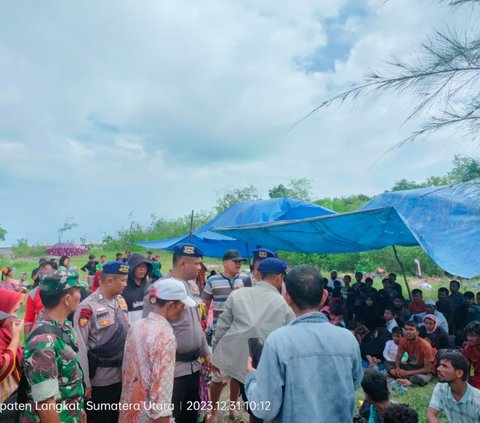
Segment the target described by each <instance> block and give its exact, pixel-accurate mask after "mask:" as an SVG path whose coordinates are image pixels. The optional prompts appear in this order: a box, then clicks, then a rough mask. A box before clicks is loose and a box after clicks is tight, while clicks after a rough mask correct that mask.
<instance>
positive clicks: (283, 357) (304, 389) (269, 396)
mask: <svg viewBox="0 0 480 423" xmlns="http://www.w3.org/2000/svg"><path fill="white" fill-rule="evenodd" d="M362 376H363V371H362V361H361V357H360V348H359V345H358V342H357V340H356V339H355V338H354V336H353V335H352V334H351V333H350V332H349V331H348V330H346V329H343V328H340V327H337V326H334V325H332V324H330V323H329V322H328V320H327V318H326V317H325V316H324V315H323V314H322V313H319V312H313V313H308V314H305V315H303V316H300V317H298V318H296V319H295V320H293V321H292V322H291V323H290V324H289V325H287V326H284V327H282V328H279V329H277V330H275V331H273V332H272V333H271V334H270V336H269V337H268V338H267V341H266V343H265V346H264V348H263V353H262V356H261V359H260V363H259V364H258V368H257V370H256V371H252V372H249V373H248V374H247V376H246V379H245V390H246V394H247V398H248V400H249V405H250V409H251V410H252V412H253V413H254V414H255V416H257V417H258V418H261V419H264V420H266V421H272V422H285V423H305V422H309V423H313V422H316V423H323V422H325V423H347V422H348V423H350V422H351V421H352V420H353V414H354V408H355V397H354V391H355V389H357V388H358V387H359V386H360V382H361V380H362Z"/></svg>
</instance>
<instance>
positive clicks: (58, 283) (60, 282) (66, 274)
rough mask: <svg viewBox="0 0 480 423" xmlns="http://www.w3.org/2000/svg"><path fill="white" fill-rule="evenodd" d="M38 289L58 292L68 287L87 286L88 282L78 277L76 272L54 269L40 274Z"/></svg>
mask: <svg viewBox="0 0 480 423" xmlns="http://www.w3.org/2000/svg"><path fill="white" fill-rule="evenodd" d="M38 286H39V288H40V291H45V292H52V293H53V292H59V291H64V290H66V289H70V288H88V283H87V282H85V281H82V280H80V279H79V278H78V273H76V272H72V271H68V270H56V271H54V272H51V273H47V274H45V275H42V276H41V278H40V283H39V285H38Z"/></svg>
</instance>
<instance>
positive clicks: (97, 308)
mask: <svg viewBox="0 0 480 423" xmlns="http://www.w3.org/2000/svg"><path fill="white" fill-rule="evenodd" d="M128 271H129V266H128V265H127V264H125V263H122V262H119V261H110V262H108V263H105V264H104V265H103V273H102V278H101V280H100V286H99V288H98V289H97V290H96V291H95V292H94V293H93V294H91V295H90V296H89V297H88V298H86V299H85V300H84V301H82V302H81V303H80V305H79V307H78V309H77V311H76V312H75V317H74V325H75V333H76V335H77V339H78V346H79V351H78V355H79V358H80V365H81V366H82V369H83V372H84V382H85V386H86V388H87V394H86V397H87V399H89V400H91V403H87V415H88V421H89V422H93V423H95V422H101V423H108V422H112V423H113V422H115V423H116V422H117V421H118V411H117V410H112V408H113V407H110V409H108V407H105V406H103V408H104V409H101V407H100V405H104V404H117V403H118V402H119V401H120V395H121V392H122V384H121V377H122V361H123V348H124V346H125V339H126V336H127V332H128V329H129V324H128V308H127V304H126V302H125V300H124V299H123V297H122V296H121V295H120V294H121V293H122V291H123V290H124V288H125V286H126V285H127V277H128Z"/></svg>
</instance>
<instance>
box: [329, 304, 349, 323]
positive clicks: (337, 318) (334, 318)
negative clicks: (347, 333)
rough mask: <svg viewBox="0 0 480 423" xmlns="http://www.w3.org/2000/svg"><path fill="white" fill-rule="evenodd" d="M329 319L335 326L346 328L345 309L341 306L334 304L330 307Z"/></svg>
mask: <svg viewBox="0 0 480 423" xmlns="http://www.w3.org/2000/svg"><path fill="white" fill-rule="evenodd" d="M328 317H329V319H330V323H332V324H333V325H335V326H340V327H342V328H345V327H346V325H345V321H344V320H343V309H342V306H341V305H339V304H333V305H332V306H331V307H329V310H328Z"/></svg>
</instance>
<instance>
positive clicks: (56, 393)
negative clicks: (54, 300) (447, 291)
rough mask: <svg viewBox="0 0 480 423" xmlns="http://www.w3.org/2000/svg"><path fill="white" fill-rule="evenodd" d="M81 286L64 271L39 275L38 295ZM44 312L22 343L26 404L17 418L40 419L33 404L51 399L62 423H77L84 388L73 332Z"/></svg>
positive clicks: (82, 404) (56, 293) (46, 311)
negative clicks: (41, 329) (40, 277)
mask: <svg viewBox="0 0 480 423" xmlns="http://www.w3.org/2000/svg"><path fill="white" fill-rule="evenodd" d="M82 287H85V283H84V282H82V281H80V280H79V279H78V275H77V274H76V273H74V272H70V271H68V270H66V271H65V270H62V271H56V272H53V273H50V274H47V275H43V276H42V279H41V281H40V284H39V289H40V295H42V294H43V295H47V296H48V295H50V294H52V295H58V294H59V293H61V292H63V291H65V290H68V289H70V288H82ZM48 311H49V309H47V308H46V309H45V310H43V311H41V312H40V314H39V316H38V319H37V321H36V323H35V325H34V326H33V328H32V332H31V333H30V336H29V337H28V338H27V340H26V343H25V350H24V353H23V360H22V362H23V371H24V378H25V379H26V382H27V383H28V385H29V386H28V389H27V396H28V404H27V406H26V407H25V411H23V412H22V413H21V415H20V421H21V422H25V423H27V422H29V423H30V422H34V423H35V422H40V421H41V420H40V416H39V415H38V413H37V411H36V403H38V402H43V401H46V400H48V399H49V398H54V399H55V406H56V407H55V408H56V410H58V413H59V418H60V421H61V422H62V423H77V422H78V423H80V422H81V418H82V412H83V409H84V396H85V391H84V388H83V372H82V369H81V367H80V364H79V361H78V356H77V351H78V346H77V343H76V341H75V335H74V333H73V329H72V327H71V326H70V323H69V322H68V321H67V320H65V321H64V322H63V323H58V322H57V321H56V320H53V319H52V318H51V317H50V316H49V314H48ZM52 326H53V327H54V328H55V330H57V331H58V334H56V333H55V331H54V328H52ZM42 327H43V329H45V330H44V331H43V332H41V331H40V332H39V331H37V329H40V328H42ZM60 333H62V336H60ZM20 384H22V381H21V382H20ZM43 405H44V406H45V404H43Z"/></svg>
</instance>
